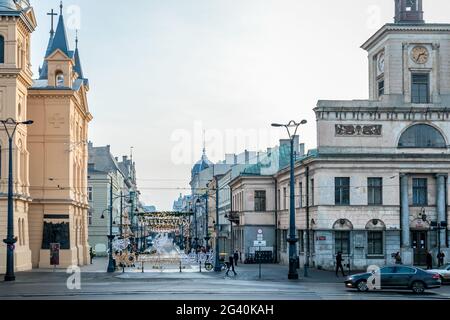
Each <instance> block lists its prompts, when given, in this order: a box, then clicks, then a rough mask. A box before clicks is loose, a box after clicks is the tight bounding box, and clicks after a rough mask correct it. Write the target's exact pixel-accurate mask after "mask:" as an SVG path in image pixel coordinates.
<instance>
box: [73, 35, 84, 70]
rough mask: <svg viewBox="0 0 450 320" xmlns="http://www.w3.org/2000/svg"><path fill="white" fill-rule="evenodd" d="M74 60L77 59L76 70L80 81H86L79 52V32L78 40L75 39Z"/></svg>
mask: <svg viewBox="0 0 450 320" xmlns="http://www.w3.org/2000/svg"><path fill="white" fill-rule="evenodd" d="M74 59H75V66H74V70H75V72H76V73H78V77H79V78H80V79H84V76H83V68H82V67H81V59H80V52H79V51H78V30H77V32H76V38H75V55H74Z"/></svg>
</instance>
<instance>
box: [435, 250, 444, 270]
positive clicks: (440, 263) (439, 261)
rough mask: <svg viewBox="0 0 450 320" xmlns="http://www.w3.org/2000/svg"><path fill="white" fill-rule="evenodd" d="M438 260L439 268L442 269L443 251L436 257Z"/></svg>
mask: <svg viewBox="0 0 450 320" xmlns="http://www.w3.org/2000/svg"><path fill="white" fill-rule="evenodd" d="M437 258H438V263H439V268H440V267H442V266H443V265H444V262H445V254H444V252H443V251H441V252H439V253H438V255H437Z"/></svg>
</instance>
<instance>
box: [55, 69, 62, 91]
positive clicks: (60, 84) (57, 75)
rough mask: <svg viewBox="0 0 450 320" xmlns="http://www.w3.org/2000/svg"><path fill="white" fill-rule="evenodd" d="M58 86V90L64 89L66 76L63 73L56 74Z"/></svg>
mask: <svg viewBox="0 0 450 320" xmlns="http://www.w3.org/2000/svg"><path fill="white" fill-rule="evenodd" d="M56 86H57V87H58V88H61V87H64V74H63V73H62V72H57V73H56Z"/></svg>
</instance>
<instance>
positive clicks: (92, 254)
mask: <svg viewBox="0 0 450 320" xmlns="http://www.w3.org/2000/svg"><path fill="white" fill-rule="evenodd" d="M89 256H90V257H91V264H92V259H94V257H95V252H94V250H93V249H92V247H91V248H90V249H89Z"/></svg>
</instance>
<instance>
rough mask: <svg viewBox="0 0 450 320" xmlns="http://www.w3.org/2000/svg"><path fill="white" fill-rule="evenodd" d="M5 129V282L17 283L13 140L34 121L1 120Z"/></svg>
mask: <svg viewBox="0 0 450 320" xmlns="http://www.w3.org/2000/svg"><path fill="white" fill-rule="evenodd" d="M0 122H1V123H2V124H3V127H4V129H5V131H6V134H7V135H8V143H9V170H8V227H7V236H6V239H4V240H3V242H4V243H5V244H6V245H7V250H6V274H5V281H15V280H16V276H15V275H14V249H15V244H16V242H17V238H16V237H14V205H13V196H14V189H13V152H12V150H13V148H12V145H13V139H14V135H15V134H16V131H17V127H18V126H19V125H31V124H33V121H31V120H28V121H21V122H18V121H16V120H14V119H12V118H8V119H6V120H0Z"/></svg>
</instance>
